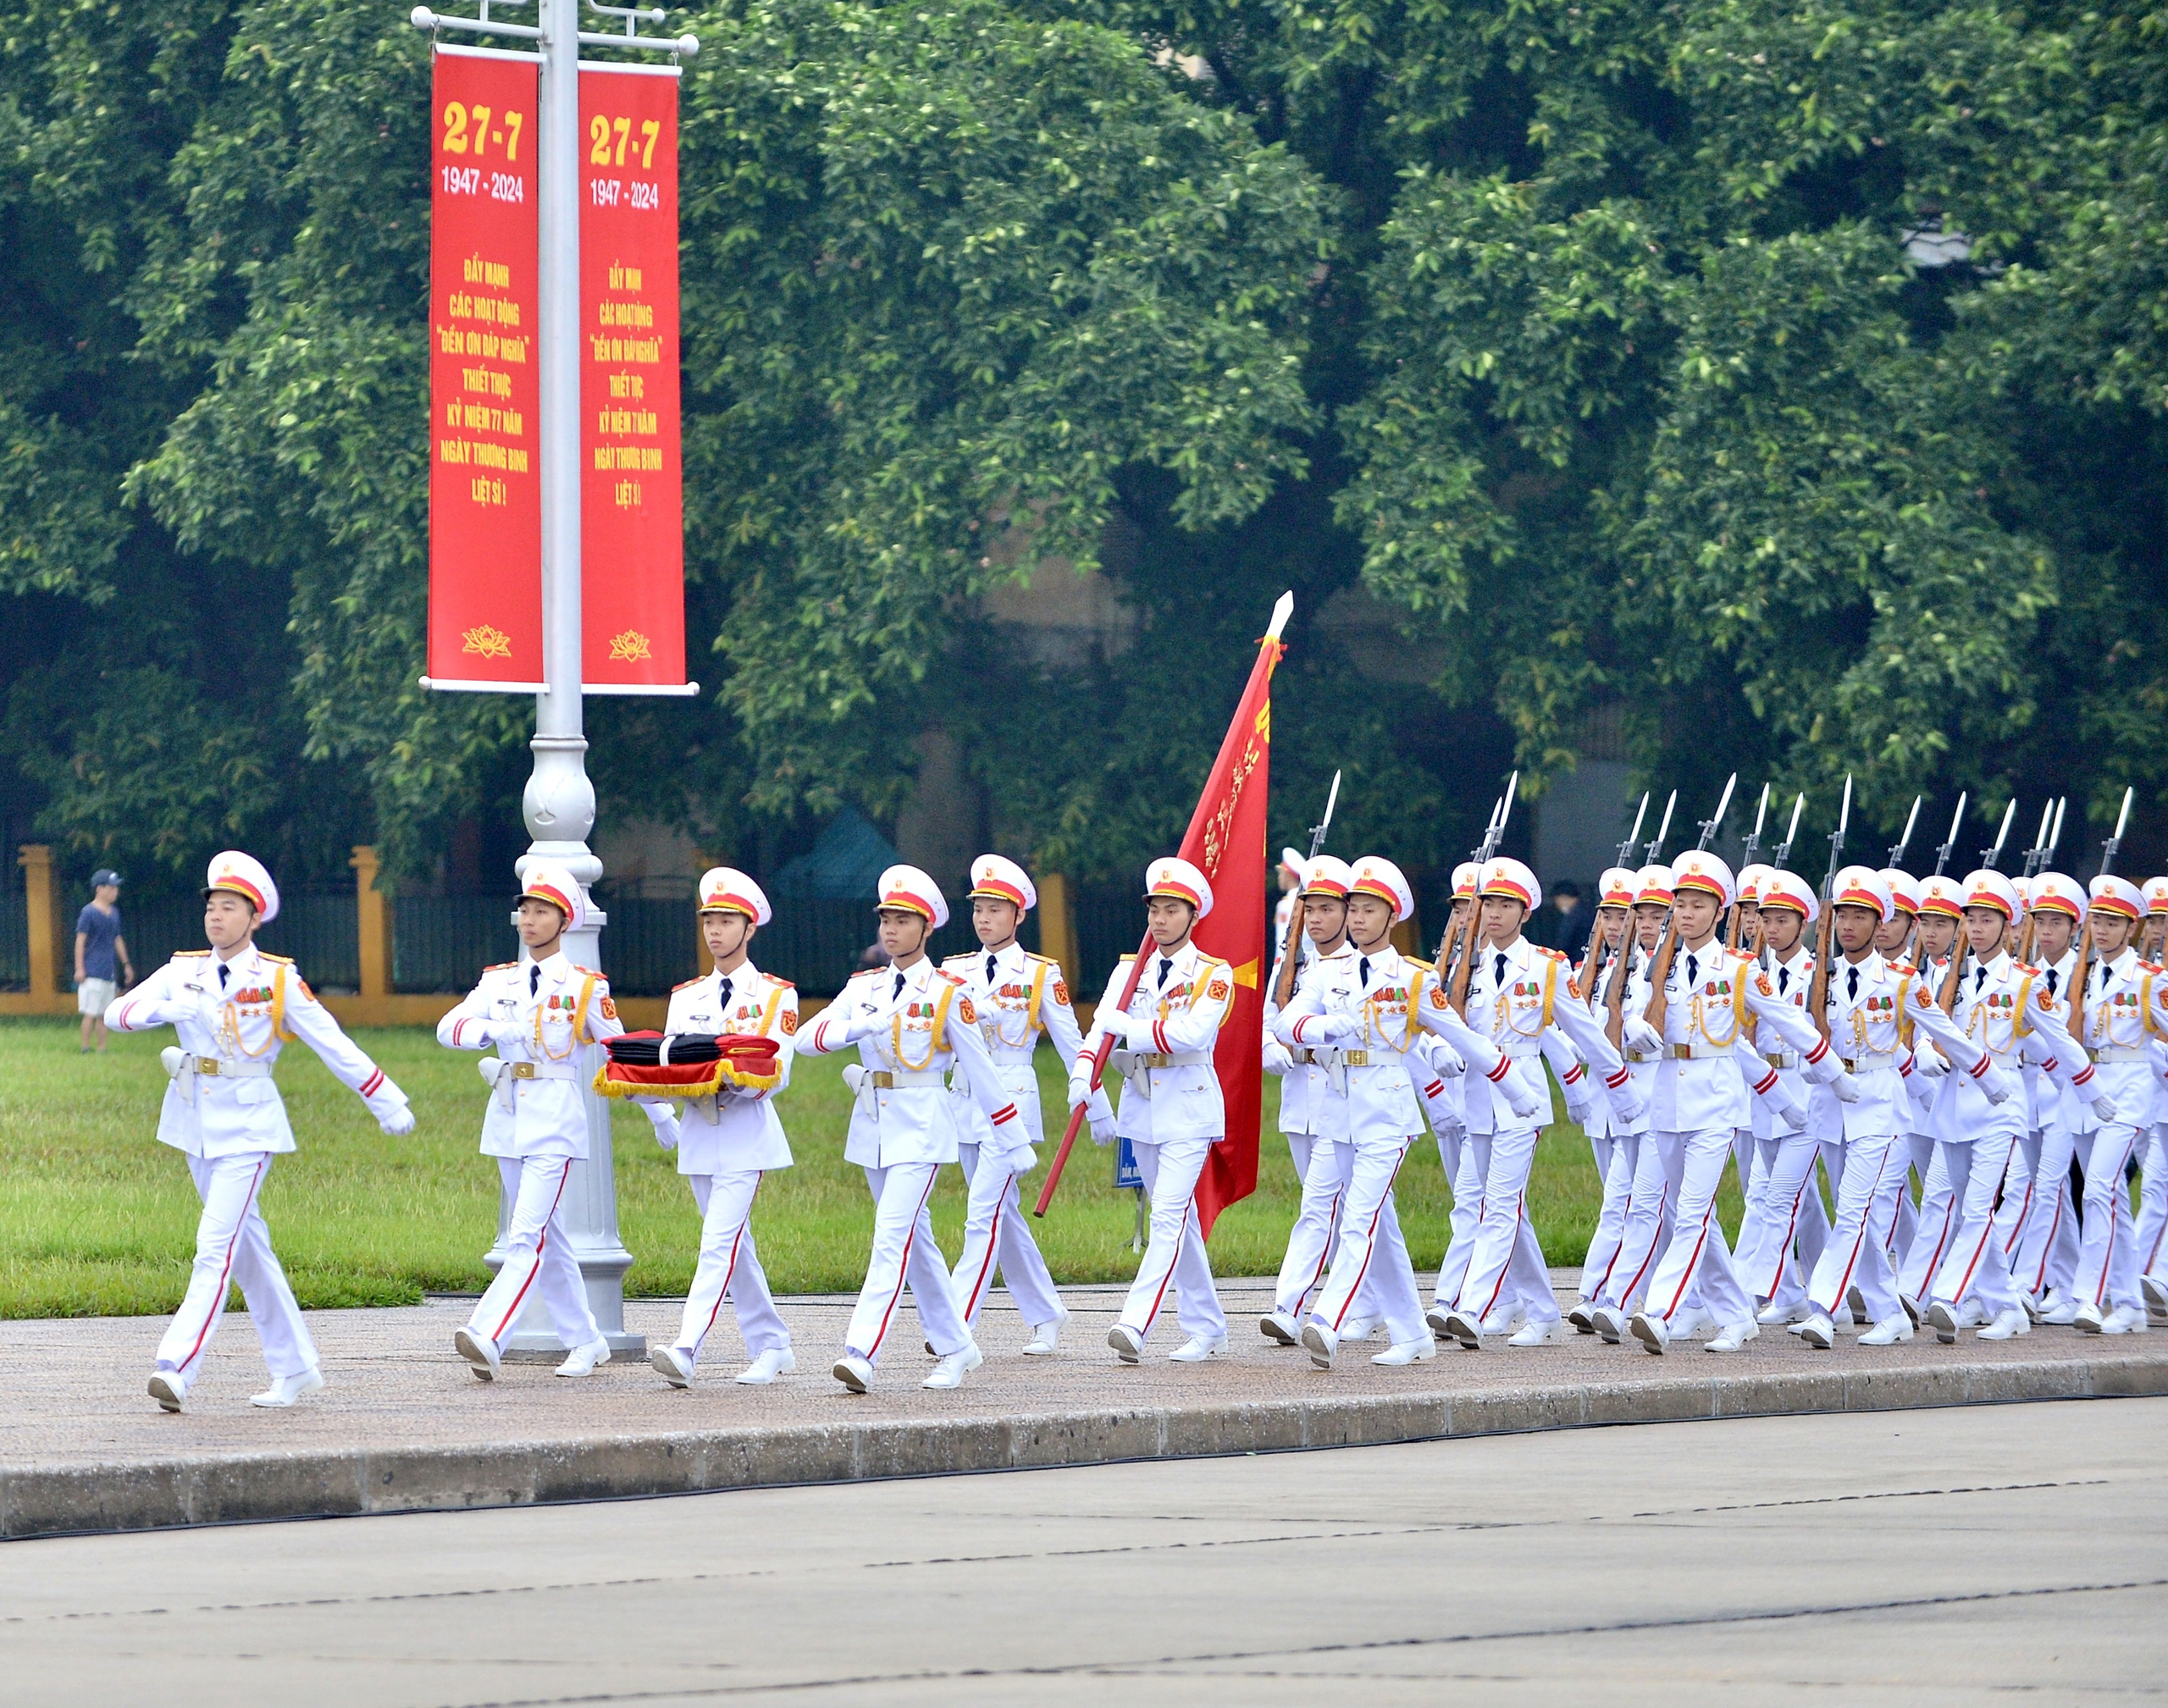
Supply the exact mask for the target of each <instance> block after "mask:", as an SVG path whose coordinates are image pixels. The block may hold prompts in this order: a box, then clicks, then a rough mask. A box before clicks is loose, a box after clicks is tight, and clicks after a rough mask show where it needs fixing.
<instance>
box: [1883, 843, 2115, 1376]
mask: <svg viewBox="0 0 2168 1708" xmlns="http://www.w3.org/2000/svg"><path fill="white" fill-rule="evenodd" d="M2058 883H2061V884H2064V885H2067V884H2068V880H2067V879H2062V878H2060V875H2059V874H2056V873H2052V872H2050V873H2046V874H2044V875H2043V876H2042V877H2041V878H2040V880H2038V888H2039V890H2040V892H2041V893H2042V894H2043V895H2052V894H2053V893H2055V887H2056V885H2057V884H2058ZM2017 918H2018V898H2017V889H2016V885H2015V884H2013V883H2012V882H2010V880H2009V879H2008V878H2005V876H2003V875H2002V874H2001V873H2000V872H1998V871H1992V870H1985V871H1977V872H1975V873H1973V874H1972V876H1971V877H1969V878H1968V879H1966V887H1965V934H1966V939H1967V941H1968V942H1970V943H1971V945H1972V956H1973V964H1972V968H1971V970H1969V971H1967V972H1966V975H1965V976H1964V977H1963V979H1962V981H1961V982H1960V984H1959V985H1958V987H1957V997H1956V1003H1955V1007H1954V1008H1953V1009H1952V1011H1951V1013H1950V1015H1949V1016H1948V1018H1947V1020H1944V1021H1943V1023H1942V1024H1941V1025H1933V1022H1935V1021H1936V1020H1938V1019H1939V1018H1940V1017H1941V1009H1939V1008H1938V1006H1937V1005H1936V1004H1935V1003H1934V1002H1933V999H1932V998H1928V997H1927V991H1926V989H1925V987H1924V985H1922V984H1921V983H1920V982H1919V981H1915V994H1914V996H1913V998H1912V1002H1911V1007H1910V1009H1908V1010H1907V1012H1908V1013H1909V1014H1912V1015H1913V1016H1915V1017H1916V1020H1915V1023H1916V1024H1921V1023H1926V1024H1927V1025H1929V1026H1930V1028H1931V1030H1930V1036H1932V1037H1933V1041H1934V1043H1935V1046H1936V1047H1938V1049H1940V1050H1941V1052H1942V1053H1943V1054H1944V1055H1945V1056H1947V1057H1948V1058H1949V1059H1950V1061H1951V1063H1952V1064H1953V1065H1955V1066H1960V1067H1968V1066H1969V1065H1971V1064H1966V1062H1965V1061H1964V1060H1963V1059H1962V1058H1961V1056H1960V1055H1959V1054H1958V1053H1957V1051H1956V1050H1955V1048H1953V1047H1951V1046H1950V1042H1949V1041H1948V1037H1947V1031H1948V1030H1949V1029H1950V1028H1951V1027H1955V1029H1956V1030H1957V1031H1959V1032H1961V1034H1962V1035H1963V1038H1964V1041H1965V1042H1967V1043H1970V1044H1972V1045H1973V1046H1975V1047H1977V1048H1979V1049H1980V1050H1982V1051H1983V1052H1984V1053H1985V1056H1986V1058H1987V1059H1989V1060H1992V1061H1994V1063H1995V1064H1997V1065H1998V1066H1999V1068H2001V1069H2002V1070H2003V1071H2004V1072H2005V1073H2006V1074H2008V1075H2009V1076H2010V1080H2011V1081H2015V1082H2016V1084H2017V1085H2018V1086H2019V1087H2020V1090H2019V1093H2018V1095H2016V1096H2015V1097H2009V1098H2007V1099H2005V1100H2003V1101H1999V1102H1991V1101H1990V1100H1989V1098H1988V1096H1987V1094H1986V1093H1985V1092H1984V1091H1983V1084H1982V1081H1980V1080H1978V1079H1976V1078H1975V1077H1974V1075H1972V1073H1971V1072H1969V1071H1967V1072H1965V1073H1959V1074H1952V1075H1950V1076H1949V1078H1948V1079H1947V1080H1946V1081H1944V1085H1943V1087H1942V1090H1941V1092H1940V1093H1939V1095H1938V1097H1937V1098H1936V1103H1935V1125H1936V1147H1935V1150H1936V1156H1935V1162H1936V1169H1937V1172H1938V1174H1939V1175H1941V1176H1942V1177H1943V1178H1944V1179H1946V1180H1948V1182H1949V1187H1948V1191H1949V1193H1950V1201H1951V1202H1952V1204H1953V1206H1954V1214H1953V1215H1952V1216H1951V1217H1950V1220H1951V1221H1952V1222H1954V1224H1955V1226H1954V1230H1953V1231H1952V1232H1951V1234H1950V1236H1949V1238H1948V1239H1947V1240H1946V1241H1940V1242H1938V1243H1940V1244H1941V1245H1942V1246H1943V1254H1942V1257H1941V1259H1940V1262H1939V1263H1938V1265H1937V1267H1936V1269H1935V1270H1934V1272H1933V1279H1932V1280H1930V1281H1928V1282H1927V1284H1926V1285H1925V1287H1924V1290H1923V1293H1922V1295H1921V1296H1919V1300H1918V1302H1919V1303H1920V1304H1921V1305H1922V1319H1923V1321H1924V1322H1925V1323H1926V1324H1927V1326H1928V1327H1930V1328H1932V1329H1933V1330H1934V1331H1935V1338H1936V1339H1937V1340H1940V1341H1942V1342H1943V1343H1944V1345H1949V1344H1950V1343H1951V1342H1953V1341H1955V1340H1956V1338H1957V1331H1958V1329H1960V1328H1961V1327H1962V1326H1965V1323H1964V1319H1963V1318H1961V1316H1960V1307H1961V1306H1962V1305H1964V1304H1965V1303H1966V1302H1967V1301H1969V1300H1971V1299H1972V1298H1974V1297H1975V1296H1977V1299H1978V1301H1979V1303H1980V1305H1981V1307H1982V1308H1983V1311H1984V1313H1985V1314H1986V1316H1987V1317H1988V1326H1987V1327H1986V1328H1984V1329H1982V1330H1981V1338H1982V1339H1983V1340H2008V1339H2009V1338H2010V1337H2011V1336H2012V1335H2022V1334H2025V1333H2027V1332H2028V1331H2029V1330H2030V1329H2031V1327H2032V1319H2031V1318H2030V1317H2029V1316H2028V1315H2027V1313H2026V1311H2025V1310H2024V1308H2023V1307H2022V1305H2021V1302H2020V1300H2019V1296H2018V1293H2017V1291H2016V1289H2015V1287H2014V1286H2013V1285H2011V1279H2010V1258H2009V1254H2008V1252H2006V1251H2005V1248H2004V1244H2003V1242H2002V1241H1999V1240H1997V1239H1996V1238H1995V1237H1994V1210H1995V1204H1996V1202H1997V1199H1998V1197H1999V1196H2000V1195H2001V1193H2002V1192H2003V1191H2004V1188H2005V1184H2006V1182H2007V1180H2008V1179H2009V1175H2010V1166H2011V1161H2012V1158H2014V1157H2016V1156H2017V1155H2018V1154H2019V1141H2020V1140H2021V1137H2022V1136H2023V1135H2024V1131H2025V1128H2026V1125H2027V1098H2026V1097H2025V1095H2024V1093H2023V1091H2022V1089H2021V1087H2022V1085H2023V1076H2022V1074H2021V1071H2020V1059H2021V1056H2022V1055H2023V1054H2024V1053H2025V1052H2026V1048H2027V1042H2028V1039H2030V1040H2036V1041H2037V1042H2038V1045H2039V1046H2040V1047H2043V1048H2044V1049H2045V1051H2046V1052H2047V1062H2048V1063H2051V1064H2052V1066H2048V1065H2047V1064H2044V1069H2045V1071H2046V1072H2047V1073H2048V1074H2051V1075H2053V1076H2054V1077H2055V1080H2056V1081H2058V1082H2060V1083H2063V1084H2067V1085H2070V1086H2076V1087H2082V1086H2084V1085H2085V1084H2086V1082H2087V1081H2088V1079H2089V1078H2090V1076H2091V1074H2092V1070H2091V1069H2090V1068H2089V1067H2088V1066H2087V1065H2086V1064H2084V1062H2083V1061H2082V1059H2080V1058H2079V1054H2078V1050H2077V1043H2076V1042H2075V1041H2073V1040H2072V1038H2071V1036H2070V1034H2069V1033H2068V1032H2067V1031H2065V1030H2064V1027H2063V1023H2062V1020H2060V1017H2059V1015H2058V1013H2057V1005H2055V1003H2053V1002H2052V1000H2051V999H2050V998H2049V997H2048V994H2047V992H2046V989H2045V987H2044V981H2043V980H2042V979H2041V977H2040V976H2039V973H2038V970H2037V969H2035V968H2032V967H2028V966H2026V965H2023V964H2022V963H2021V962H2020V961H2019V960H2018V959H2016V956H2014V955H2013V954H2012V953H2010V927H2011V926H2013V925H2015V924H2016V920H2017ZM1922 998H1926V1000H1924V1001H1923V1000H1922ZM1938 1208H1939V1207H1938ZM1929 1221H1930V1216H1929V1214H1928V1213H1927V1208H1926V1205H1925V1203H1924V1202H1923V1203H1922V1223H1923V1224H1925V1223H1928V1222H1929ZM1924 1239H1925V1232H1924V1229H1923V1230H1922V1240H1923V1241H1924ZM1909 1268H1910V1266H1909V1265H1908V1269H1909ZM1907 1280H1908V1281H1910V1280H1911V1276H1910V1275H1908V1276H1907ZM1912 1285H1920V1284H1919V1283H1917V1282H1916V1281H1914V1282H1912ZM1974 1320H1977V1318H1975V1319H1974Z"/></svg>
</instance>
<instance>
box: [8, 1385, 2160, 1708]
mask: <svg viewBox="0 0 2168 1708" xmlns="http://www.w3.org/2000/svg"><path fill="white" fill-rule="evenodd" d="M2164 1446H2168V1401H2162V1400H2130V1401H2105V1402H2093V1403H2090V1404H2066V1405H2031V1406H2009V1407H1987V1408H1974V1409H1969V1410H1964V1411H1944V1412H1906V1413H1901V1414H1885V1415H1883V1416H1878V1417H1877V1416H1835V1417H1817V1418H1771V1419H1759V1420H1752V1421H1745V1422H1739V1423H1687V1424H1672V1425H1663V1426H1657V1427H1649V1428H1640V1429H1604V1430H1584V1431H1576V1432H1570V1433H1564V1434H1537V1435H1524V1436H1514V1437H1504V1438H1491V1439H1486V1440H1466V1441H1449V1442H1440V1443H1434V1444H1425V1445H1412V1446H1401V1447H1382V1448H1367V1449H1354V1450H1345V1451H1336V1452H1319V1453H1308V1454H1291V1455H1281V1456H1270V1457H1264V1458H1245V1459H1225V1460H1208V1461H1191V1462H1182V1463H1175V1464H1148V1465H1122V1466H1111V1467H1101V1468H1090V1469H1081V1470H1073V1471H1054V1472H1039V1473H1017V1474H1010V1475H1005V1476H978V1477H957V1478H949V1479H930V1480H924V1481H915V1482H896V1483H885V1484H857V1485H847V1486H827V1487H821V1488H807V1489H783V1490H757V1491H752V1492H747V1493H739V1494H726V1495H694V1496H687V1497H681V1498H678V1499H674V1500H661V1501H634V1502H620V1503H616V1504H610V1505H597V1506H569V1507H552V1508H543V1509H532V1510H523V1511H496V1512H473V1513H462V1514H431V1515H426V1516H416V1517H390V1518H354V1519H344V1520H333V1521H319V1522H315V1523H287V1524H270V1525H257V1526H243V1527H235V1528H223V1529H208V1530H194V1531H177V1532H165V1533H160V1534H151V1535H141V1536H110V1537H83V1538H69V1539H59V1540H50V1541H35V1542H23V1543H12V1544H8V1545H0V1678H4V1679H5V1680H6V1685H5V1694H6V1699H7V1700H8V1703H9V1704H10V1705H11V1708H27V1705H30V1704H44V1703H84V1702H117V1701H154V1702H157V1703H158V1704H159V1705H161V1708H187V1705H192V1704H196V1703H202V1704H213V1703H215V1704H218V1705H219V1708H230V1705H233V1704H235V1703H268V1702H291V1701H305V1702H307V1703H309V1704H311V1705H312V1708H314V1705H340V1704H348V1703H371V1704H373V1703H399V1704H409V1703H411V1704H462V1705H463V1704H482V1703H503V1704H509V1703H558V1702H588V1703H616V1702H641V1703H672V1702H688V1703H694V1702H713V1701H723V1700H755V1701H758V1700H766V1699H768V1698H770V1697H774V1698H776V1699H777V1700H781V1699H782V1697H783V1695H784V1694H785V1693H786V1692H787V1693H788V1695H789V1696H790V1698H791V1699H792V1700H797V1701H805V1700H830V1701H848V1702H879V1703H883V1704H889V1703H901V1704H915V1703H925V1704H929V1705H932V1704H940V1705H944V1708H945V1705H952V1704H956V1703H1012V1702H1020V1701H1026V1700H1028V1701H1030V1702H1031V1703H1032V1704H1034V1705H1038V1704H1068V1703H1080V1704H1081V1703H1092V1704H1104V1703H1106V1702H1107V1701H1109V1700H1110V1699H1118V1700H1121V1701H1123V1702H1124V1703H1125V1704H1129V1703H1148V1702H1199V1701H1235V1700H1239V1701H1243V1702H1246V1703H1247V1702H1257V1703H1282V1702H1285V1703H1302V1704H1314V1703H1316V1702H1318V1701H1319V1700H1325V1693H1328V1692H1335V1691H1338V1692H1341V1693H1344V1696H1345V1700H1354V1701H1359V1702H1361V1703H1363V1704H1364V1705H1365V1708H1368V1705H1370V1704H1380V1703H1397V1702H1409V1703H1416V1702H1420V1703H1423V1704H1424V1705H1425V1708H1435V1703H1436V1702H1437V1701H1438V1700H1440V1694H1441V1687H1442V1688H1443V1689H1447V1690H1451V1691H1452V1693H1454V1700H1457V1701H1460V1702H1468V1701H1487V1700H1518V1701H1530V1700H1557V1701H1567V1700H1573V1701H1578V1702H1584V1703H1597V1702H1600V1703H1602V1704H1605V1705H1607V1708H1609V1705H1612V1704H1624V1703H1640V1702H1649V1703H1666V1704H1671V1703H1676V1702H1678V1701H1680V1700H1719V1699H1721V1700H1723V1701H1725V1702H1726V1703H1732V1702H1736V1701H1753V1702H1757V1703H1758V1702H1764V1701H1788V1700H1813V1701H1816V1702H1817V1703H1827V1702H1831V1701H1841V1702H1844V1703H1845V1704H1847V1705H1848V1708H1849V1705H1854V1704H1859V1703H1866V1702H1890V1703H1902V1704H1906V1705H1923V1704H1936V1703H1942V1702H1960V1701H1961V1702H1966V1703H1976V1702H1978V1701H1980V1700H1983V1698H1986V1697H1988V1696H1990V1695H1997V1694H2005V1693H2008V1692H2014V1691H2015V1692H2025V1693H2029V1694H2035V1695H2038V1696H2040V1697H2041V1698H2043V1699H2044V1700H2049V1701H2055V1702H2070V1701H2077V1700H2085V1699H2087V1698H2090V1697H2095V1696H2103V1697H2104V1696H2109V1695H2114V1696H2115V1697H2118V1698H2125V1697H2131V1696H2137V1697H2141V1698H2143V1697H2147V1696H2157V1695H2160V1694H2168V1467H2165V1466H2164V1460H2168V1453H2164ZM1839 1693H1841V1694H1839Z"/></svg>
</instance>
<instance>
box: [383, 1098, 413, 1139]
mask: <svg viewBox="0 0 2168 1708" xmlns="http://www.w3.org/2000/svg"><path fill="white" fill-rule="evenodd" d="M376 1124H377V1125H379V1127H381V1128H383V1129H384V1131H385V1132H387V1133H389V1134H390V1136H392V1137H393V1138H395V1139H396V1138H402V1137H404V1136H406V1134H408V1133H411V1132H412V1131H413V1130H414V1111H413V1108H412V1106H411V1105H407V1104H401V1106H400V1107H399V1108H395V1109H386V1110H385V1111H384V1113H383V1114H380V1115H379V1116H378V1117H377V1120H376Z"/></svg>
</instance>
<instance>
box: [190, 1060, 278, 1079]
mask: <svg viewBox="0 0 2168 1708" xmlns="http://www.w3.org/2000/svg"><path fill="white" fill-rule="evenodd" d="M173 1072H174V1077H175V1078H179V1077H180V1075H182V1074H200V1075H202V1076H203V1077H204V1078H205V1079H207V1080H268V1079H269V1078H270V1077H271V1064H270V1063H268V1062H230V1061H226V1060H224V1059H221V1058H220V1057H218V1056H191V1055H183V1056H182V1057H181V1059H180V1061H179V1062H177V1063H175V1064H174V1069H173Z"/></svg>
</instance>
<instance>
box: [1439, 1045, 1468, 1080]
mask: <svg viewBox="0 0 2168 1708" xmlns="http://www.w3.org/2000/svg"><path fill="white" fill-rule="evenodd" d="M1430 1065H1431V1068H1432V1069H1433V1070H1434V1071H1435V1073H1436V1074H1437V1075H1438V1077H1439V1078H1440V1079H1441V1080H1457V1079H1458V1078H1459V1077H1460V1076H1461V1075H1463V1074H1464V1073H1466V1072H1467V1071H1468V1064H1467V1063H1466V1062H1464V1061H1463V1060H1462V1059H1461V1056H1460V1052H1459V1051H1457V1050H1439V1051H1437V1052H1436V1053H1435V1054H1433V1055H1432V1056H1431V1058H1430Z"/></svg>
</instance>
